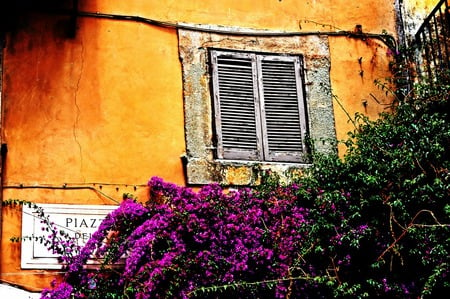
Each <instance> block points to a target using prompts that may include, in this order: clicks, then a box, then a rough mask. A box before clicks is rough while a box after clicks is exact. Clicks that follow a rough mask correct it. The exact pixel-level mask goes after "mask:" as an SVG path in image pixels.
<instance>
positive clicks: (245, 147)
mask: <svg viewBox="0 0 450 299" xmlns="http://www.w3.org/2000/svg"><path fill="white" fill-rule="evenodd" d="M211 57H212V60H213V88H214V90H215V94H214V98H215V119H216V131H217V137H218V140H217V148H218V151H217V154H218V158H223V159H247V160H260V159H262V152H261V149H262V144H261V129H260V127H261V125H260V119H259V117H257V113H256V111H258V110H259V103H258V102H257V101H256V93H257V92H258V91H257V89H256V86H257V85H256V71H255V70H256V69H255V66H256V65H255V63H254V61H255V56H254V55H251V54H239V53H231V52H221V51H213V52H212V56H211Z"/></svg>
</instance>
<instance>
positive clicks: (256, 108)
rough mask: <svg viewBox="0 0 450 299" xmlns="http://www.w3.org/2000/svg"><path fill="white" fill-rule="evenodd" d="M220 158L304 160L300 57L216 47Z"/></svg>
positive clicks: (215, 91)
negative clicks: (218, 48) (226, 49)
mask: <svg viewBox="0 0 450 299" xmlns="http://www.w3.org/2000/svg"><path fill="white" fill-rule="evenodd" d="M210 58H211V70H212V84H213V86H212V87H213V96H214V112H215V126H216V138H217V153H216V154H217V158H219V159H230V160H249V161H269V162H305V161H306V160H307V158H306V153H307V147H306V143H305V137H306V131H307V130H306V109H305V100H304V90H303V79H302V74H303V66H302V57H301V56H286V55H270V54H262V53H247V52H234V51H224V50H215V49H214V50H211V51H210Z"/></svg>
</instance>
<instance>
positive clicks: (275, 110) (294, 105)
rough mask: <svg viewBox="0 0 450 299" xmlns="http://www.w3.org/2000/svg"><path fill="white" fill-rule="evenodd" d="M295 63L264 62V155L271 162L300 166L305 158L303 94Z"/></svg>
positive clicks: (262, 66)
mask: <svg viewBox="0 0 450 299" xmlns="http://www.w3.org/2000/svg"><path fill="white" fill-rule="evenodd" d="M295 63H296V61H295V60H294V59H292V60H289V59H286V60H279V59H278V58H275V59H272V58H271V57H267V58H266V57H265V58H263V59H262V60H261V66H260V70H261V75H262V79H261V86H260V91H261V93H262V98H263V99H262V101H263V103H264V104H263V110H264V114H263V124H264V125H265V129H266V131H265V135H264V140H265V155H266V160H269V161H294V162H300V161H301V159H302V157H303V155H304V141H303V139H304V132H303V131H302V130H303V125H304V123H302V122H304V119H302V117H303V116H302V113H301V112H302V109H301V105H302V94H301V90H299V84H301V82H300V77H299V74H298V72H297V70H296V65H295Z"/></svg>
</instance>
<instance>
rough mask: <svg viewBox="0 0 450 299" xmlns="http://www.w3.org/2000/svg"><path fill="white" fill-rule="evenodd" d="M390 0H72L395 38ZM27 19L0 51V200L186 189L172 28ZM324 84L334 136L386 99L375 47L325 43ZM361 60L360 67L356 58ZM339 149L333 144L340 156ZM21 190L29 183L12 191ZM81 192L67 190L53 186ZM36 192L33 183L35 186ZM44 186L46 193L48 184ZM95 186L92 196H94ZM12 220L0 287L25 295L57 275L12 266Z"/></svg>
mask: <svg viewBox="0 0 450 299" xmlns="http://www.w3.org/2000/svg"><path fill="white" fill-rule="evenodd" d="M391 2H392V1H384V0H383V1H376V3H375V1H369V0H367V1H353V2H351V1H350V2H349V1H344V0H338V1H298V0H261V1H257V4H256V2H255V1H254V0H222V1H217V0H201V1H200V0H197V1H193V0H183V1H181V0H176V1H175V0H170V1H141V0H128V1H118V0H116V1H111V0H97V1H80V7H79V9H80V10H81V11H89V12H101V13H113V14H121V15H133V16H142V17H145V18H150V19H156V20H161V21H168V22H187V23H193V24H211V25H224V26H233V27H245V28H253V29H270V30H283V31H336V30H353V28H354V27H355V25H356V24H361V25H362V26H363V31H365V32H372V33H381V32H382V30H385V31H387V32H388V33H391V34H395V18H394V7H393V6H392V3H391ZM66 20H67V17H61V16H56V15H39V14H38V15H33V16H31V17H28V18H27V19H26V21H25V22H21V23H20V25H19V26H18V27H17V29H16V30H15V31H14V32H12V33H10V34H8V35H7V45H6V48H5V49H4V51H3V58H4V68H3V92H2V128H1V138H2V143H6V144H7V145H8V154H7V158H6V161H5V165H4V168H3V180H4V188H3V193H2V196H3V199H9V198H19V199H24V200H30V201H35V202H41V203H43V202H46V203H77V204H114V203H115V202H114V200H115V201H120V199H121V197H122V194H123V193H132V194H134V195H135V196H137V197H138V198H140V199H142V200H145V199H146V196H147V193H146V192H147V189H146V182H147V180H148V179H149V178H150V177H151V176H160V177H163V178H164V179H165V180H167V181H171V182H174V183H177V184H184V182H185V178H184V173H183V167H182V163H181V159H180V156H181V155H182V154H183V153H184V151H185V140H184V119H183V96H182V70H181V64H180V62H179V56H178V48H177V45H178V44H177V32H176V30H175V29H172V28H163V27H158V26H152V25H148V24H143V23H138V22H132V21H118V20H108V19H95V18H85V17H80V18H78V20H77V27H78V28H77V31H76V36H75V38H73V39H70V38H67V37H65V36H64V34H63V30H62V29H63V28H64V27H63V23H64V22H65V21H66ZM329 43H330V51H331V70H330V72H331V86H332V93H333V94H334V95H335V98H336V100H339V101H340V103H339V105H338V104H337V103H334V107H335V117H336V131H337V136H338V139H342V138H344V137H345V136H346V132H347V131H349V130H351V129H352V125H351V123H350V122H349V121H348V118H347V114H349V115H351V116H353V115H354V113H355V112H356V111H360V112H363V113H367V114H369V115H370V116H372V117H375V116H376V115H377V114H378V112H380V111H382V110H383V109H384V106H383V105H379V104H377V102H376V101H374V100H372V97H371V96H370V94H373V95H374V96H375V97H377V99H378V100H379V101H380V102H383V101H386V98H385V97H384V96H383V92H381V91H380V90H378V89H377V87H376V86H375V85H374V84H373V80H374V79H379V78H384V77H386V76H388V75H389V69H388V62H389V59H390V58H389V57H388V56H386V51H387V47H386V46H385V45H384V44H382V43H380V42H379V41H373V40H365V41H363V40H358V39H351V38H346V37H330V38H329ZM360 62H361V63H360ZM341 150H342V149H341ZM20 185H23V186H26V187H27V188H22V189H21V188H18V186H20ZM63 185H65V186H68V187H70V186H77V187H80V186H86V187H89V188H91V189H83V190H71V189H64V188H59V187H61V186H63ZM33 186H39V188H33ZM41 187H48V188H47V189H45V188H41ZM96 190H97V191H96ZM20 227H21V219H20V213H19V212H17V211H14V210H11V209H9V208H4V209H3V212H2V241H1V254H0V272H1V273H2V274H1V277H0V278H1V280H3V281H8V282H12V283H15V284H19V285H21V286H23V287H25V288H28V289H30V290H39V289H40V288H43V287H47V286H48V284H49V282H50V281H51V280H52V279H53V278H54V277H55V276H56V274H55V273H53V272H51V271H45V270H27V271H22V270H21V269H20V245H19V244H12V243H11V242H9V237H10V236H16V235H19V234H20Z"/></svg>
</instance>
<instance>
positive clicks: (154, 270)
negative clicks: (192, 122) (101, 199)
mask: <svg viewBox="0 0 450 299" xmlns="http://www.w3.org/2000/svg"><path fill="white" fill-rule="evenodd" d="M149 186H150V190H151V197H150V200H149V202H147V203H146V204H141V203H138V202H137V201H136V200H134V199H131V198H127V199H125V200H124V201H123V202H122V204H121V205H120V207H119V208H118V209H117V210H115V211H114V212H112V213H111V214H110V215H108V216H107V218H106V219H105V220H104V221H103V223H102V224H101V226H100V227H99V229H98V231H97V232H96V233H95V234H94V235H93V236H92V238H91V239H90V240H89V241H88V242H87V244H86V245H85V247H83V248H82V249H81V251H80V253H79V255H77V256H76V257H74V258H73V260H72V261H70V262H69V263H68V264H67V269H66V270H67V274H66V276H65V277H64V281H65V282H64V283H63V284H60V285H59V286H57V287H56V288H53V289H52V290H45V291H44V292H43V293H42V297H43V298H70V297H64V296H61V294H62V295H65V294H67V290H68V289H69V288H68V284H69V285H70V286H72V288H73V289H72V292H71V295H72V296H74V297H75V298H85V297H87V298H117V296H124V297H133V298H187V297H202V296H203V295H205V294H208V293H214V292H220V293H231V294H233V295H234V296H236V298H238V297H242V298H248V296H249V294H253V295H254V296H257V294H265V295H266V296H267V294H268V293H269V292H270V293H271V294H272V295H271V296H270V297H272V298H285V297H286V295H287V294H288V293H292V292H293V284H292V282H293V281H294V276H293V275H296V276H299V277H298V278H296V279H301V280H304V281H305V282H307V281H313V279H314V277H315V276H316V273H314V271H315V269H314V265H312V264H309V263H308V262H306V260H305V259H304V257H303V255H308V252H309V251H311V250H312V248H313V247H314V243H315V242H316V236H314V234H311V232H310V230H309V227H310V224H311V221H312V218H311V216H310V212H309V208H305V207H303V206H302V205H301V204H300V203H301V202H302V198H301V197H299V196H300V193H301V192H299V189H300V188H299V187H298V186H296V185H295V184H294V185H290V186H287V187H281V186H279V187H278V188H275V189H274V190H272V191H270V192H267V193H264V192H258V191H257V190H251V189H248V188H244V189H240V190H236V191H230V192H227V193H226V192H224V191H223V190H222V188H220V186H219V185H216V184H212V185H208V186H205V187H203V188H202V189H201V190H200V191H199V192H198V193H195V192H193V191H192V190H190V189H188V188H184V187H179V186H175V185H173V184H171V183H166V182H164V181H162V180H161V179H160V178H157V177H154V178H152V179H151V180H150V182H149ZM336 196H337V197H342V202H344V200H343V199H344V198H345V196H344V195H341V194H336ZM313 197H314V196H312V191H307V192H305V194H304V200H305V205H310V204H306V202H307V201H308V202H309V201H310V199H311V198H313ZM323 205H324V206H323V213H324V214H330V213H327V212H326V211H327V210H328V209H329V210H330V212H331V214H332V213H333V211H336V206H335V205H334V204H331V203H330V205H329V206H327V207H326V206H325V205H326V203H325V202H324V203H323ZM331 214H330V215H331ZM327 217H330V216H329V215H328V216H327ZM364 231H365V228H364V227H362V228H361V229H360V231H359V232H358V233H361V234H364ZM112 232H113V233H112ZM332 234H333V235H335V234H337V231H336V232H334V231H333V232H332ZM347 234H348V235H351V234H352V232H347ZM92 255H94V256H96V257H97V258H99V259H102V261H103V263H102V265H101V266H100V267H98V268H97V269H87V268H85V267H84V265H85V264H86V262H87V260H88V258H89V257H90V256H92ZM121 261H122V262H123V263H121ZM345 262H348V261H347V260H342V261H341V260H339V258H338V257H336V263H339V264H340V263H345ZM112 265H115V266H112ZM220 285H221V286H220ZM108 294H109V295H108ZM108 296H109V297H108Z"/></svg>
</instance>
